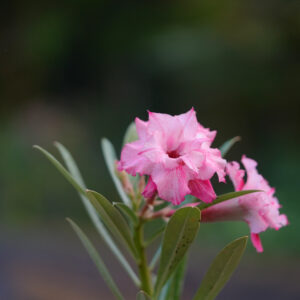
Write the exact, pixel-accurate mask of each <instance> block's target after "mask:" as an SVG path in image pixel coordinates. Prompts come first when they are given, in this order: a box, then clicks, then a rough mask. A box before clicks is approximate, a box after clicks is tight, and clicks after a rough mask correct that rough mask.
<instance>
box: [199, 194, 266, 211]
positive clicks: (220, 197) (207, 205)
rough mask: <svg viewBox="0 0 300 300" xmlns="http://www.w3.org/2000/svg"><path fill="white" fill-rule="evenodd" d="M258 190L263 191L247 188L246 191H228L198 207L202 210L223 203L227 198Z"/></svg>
mask: <svg viewBox="0 0 300 300" xmlns="http://www.w3.org/2000/svg"><path fill="white" fill-rule="evenodd" d="M258 192H263V191H261V190H245V191H239V192H231V193H226V194H222V195H219V196H218V197H217V198H216V199H215V200H214V201H213V202H211V203H201V204H199V205H198V206H197V207H198V208H199V209H200V210H203V209H205V208H208V207H210V206H213V205H216V204H218V203H221V202H223V201H227V200H230V199H234V198H237V197H240V196H244V195H247V194H251V193H258Z"/></svg>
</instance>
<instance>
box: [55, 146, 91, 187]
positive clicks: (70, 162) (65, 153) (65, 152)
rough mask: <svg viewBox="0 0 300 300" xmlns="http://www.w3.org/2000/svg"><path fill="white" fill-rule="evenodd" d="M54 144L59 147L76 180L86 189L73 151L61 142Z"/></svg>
mask: <svg viewBox="0 0 300 300" xmlns="http://www.w3.org/2000/svg"><path fill="white" fill-rule="evenodd" d="M54 146H55V147H56V148H57V149H58V151H59V153H60V155H61V156H62V159H63V160H64V162H65V164H66V166H67V168H68V170H69V172H70V173H71V175H72V176H73V178H74V179H75V180H76V182H77V183H78V184H79V185H80V186H81V188H84V189H86V187H85V183H84V180H83V178H82V176H81V174H80V171H79V169H78V167H77V165H76V163H75V160H74V158H73V157H72V155H71V153H70V152H69V151H68V150H67V148H66V147H65V146H64V145H62V144H61V143H59V142H54Z"/></svg>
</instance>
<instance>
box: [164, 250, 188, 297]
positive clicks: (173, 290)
mask: <svg viewBox="0 0 300 300" xmlns="http://www.w3.org/2000/svg"><path fill="white" fill-rule="evenodd" d="M186 261H187V256H186V255H185V257H184V259H183V260H182V261H181V262H180V263H179V265H178V266H177V268H176V270H175V272H174V274H173V275H172V277H171V278H170V279H169V281H168V289H167V293H166V297H165V298H164V300H180V297H181V293H182V288H183V282H184V272H185V268H186Z"/></svg>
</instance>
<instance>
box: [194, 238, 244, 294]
mask: <svg viewBox="0 0 300 300" xmlns="http://www.w3.org/2000/svg"><path fill="white" fill-rule="evenodd" d="M247 239H248V237H247V236H244V237H241V238H239V239H237V240H235V241H233V242H232V243H230V244H228V245H227V246H226V247H225V248H224V249H223V250H222V251H221V252H220V253H219V254H218V255H217V257H216V258H215V259H214V261H213V263H212V264H211V266H210V268H209V270H208V272H207V273H206V275H205V276H204V279H203V280H202V283H201V286H200V288H199V290H198V291H197V294H196V295H195V297H194V298H193V300H213V299H215V298H216V297H217V295H218V294H219V293H220V291H221V290H222V288H223V287H224V285H225V284H226V282H227V281H228V280H229V279H230V277H231V275H232V274H233V272H234V270H235V269H236V267H237V266H238V264H239V262H240V259H241V257H242V255H243V253H244V251H245V248H246V244H247Z"/></svg>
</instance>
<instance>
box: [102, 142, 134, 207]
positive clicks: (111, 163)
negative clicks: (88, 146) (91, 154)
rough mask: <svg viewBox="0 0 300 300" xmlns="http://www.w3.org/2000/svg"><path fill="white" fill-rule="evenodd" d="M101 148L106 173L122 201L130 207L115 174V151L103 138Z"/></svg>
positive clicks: (128, 200)
mask: <svg viewBox="0 0 300 300" xmlns="http://www.w3.org/2000/svg"><path fill="white" fill-rule="evenodd" d="M101 148H102V152H103V155H104V159H105V162H106V166H107V168H108V171H109V173H110V175H111V177H112V179H113V182H114V184H115V186H116V188H117V191H118V193H119V195H120V197H121V199H122V201H123V202H124V203H125V204H126V205H127V206H129V207H131V201H130V199H129V198H128V196H127V195H126V193H125V191H124V189H123V187H122V184H121V182H120V180H119V178H118V177H117V175H116V173H115V163H116V161H117V156H116V152H115V149H114V147H113V145H112V143H111V142H110V141H109V140H108V139H106V138H103V139H102V140H101Z"/></svg>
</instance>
